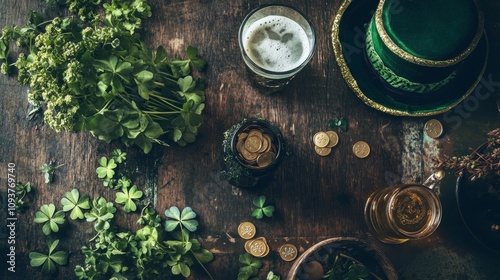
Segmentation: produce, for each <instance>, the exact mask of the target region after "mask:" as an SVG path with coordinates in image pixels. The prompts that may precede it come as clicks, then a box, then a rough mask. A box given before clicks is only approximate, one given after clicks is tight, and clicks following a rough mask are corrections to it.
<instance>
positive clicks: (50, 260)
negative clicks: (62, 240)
mask: <svg viewBox="0 0 500 280" xmlns="http://www.w3.org/2000/svg"><path fill="white" fill-rule="evenodd" d="M58 244H59V240H57V239H56V240H54V241H52V242H49V243H48V247H49V253H48V254H47V255H46V254H42V253H39V252H30V254H29V257H30V265H31V266H33V267H38V266H41V267H42V272H43V273H44V274H54V272H56V265H66V264H67V263H68V252H66V251H54V250H55V249H56V247H57V245H58Z"/></svg>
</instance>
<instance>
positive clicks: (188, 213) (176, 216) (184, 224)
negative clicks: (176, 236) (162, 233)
mask: <svg viewBox="0 0 500 280" xmlns="http://www.w3.org/2000/svg"><path fill="white" fill-rule="evenodd" d="M165 216H167V217H168V218H170V219H169V220H167V221H165V230H166V231H168V232H171V231H174V230H175V229H176V228H177V226H179V227H180V228H181V229H182V228H185V229H187V230H189V231H191V232H194V231H196V229H197V227H198V221H196V220H194V218H196V213H195V212H194V211H193V209H191V207H186V208H184V209H183V210H182V213H181V212H180V211H179V208H177V207H176V206H172V207H170V209H167V210H165Z"/></svg>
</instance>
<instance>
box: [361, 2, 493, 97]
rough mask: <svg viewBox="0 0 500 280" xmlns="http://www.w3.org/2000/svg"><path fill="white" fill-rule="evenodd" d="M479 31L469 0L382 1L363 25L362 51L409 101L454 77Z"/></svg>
mask: <svg viewBox="0 0 500 280" xmlns="http://www.w3.org/2000/svg"><path fill="white" fill-rule="evenodd" d="M483 31H484V20H483V16H482V13H481V12H480V10H479V9H478V7H477V4H476V2H475V1H474V0H381V1H380V2H379V4H378V6H377V9H376V12H375V14H374V15H373V17H372V19H371V21H370V22H369V24H368V27H367V32H366V52H367V56H368V58H369V62H370V63H371V65H372V66H373V68H374V70H375V71H376V72H377V73H378V74H379V75H380V77H381V78H382V79H383V80H384V81H385V82H386V83H387V84H388V85H389V87H392V88H393V89H395V91H391V92H398V91H399V93H400V96H406V97H408V98H410V97H411V95H412V94H413V97H415V93H420V94H422V93H430V92H435V91H436V90H437V89H439V88H441V87H442V86H444V85H446V84H447V83H449V82H450V81H451V80H452V79H454V78H455V77H456V71H458V70H459V68H460V67H462V65H463V63H462V62H463V61H464V60H466V59H467V58H468V57H469V55H470V54H471V53H472V52H473V51H474V49H475V48H476V46H477V45H478V43H479V40H480V39H481V36H482V34H483ZM432 97H433V98H437V97H436V96H432ZM418 98H423V97H422V95H419V96H418ZM423 100H425V101H426V100H428V98H425V99H423Z"/></svg>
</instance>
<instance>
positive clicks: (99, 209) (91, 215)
mask: <svg viewBox="0 0 500 280" xmlns="http://www.w3.org/2000/svg"><path fill="white" fill-rule="evenodd" d="M115 212H116V208H115V207H114V206H113V202H107V201H106V199H105V198H104V197H98V198H97V197H96V198H94V200H93V201H92V209H91V210H90V212H87V213H85V218H87V222H94V228H95V230H96V231H102V230H107V229H109V227H110V226H111V225H110V223H109V222H110V221H111V219H113V217H114V213H115Z"/></svg>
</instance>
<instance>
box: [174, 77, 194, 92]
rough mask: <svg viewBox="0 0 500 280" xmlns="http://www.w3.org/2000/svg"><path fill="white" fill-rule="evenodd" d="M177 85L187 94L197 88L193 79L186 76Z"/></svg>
mask: <svg viewBox="0 0 500 280" xmlns="http://www.w3.org/2000/svg"><path fill="white" fill-rule="evenodd" d="M177 84H178V85H179V87H180V89H181V91H182V92H187V91H189V90H191V89H192V88H194V86H196V83H194V81H193V77H191V76H186V77H184V78H179V80H177Z"/></svg>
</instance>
